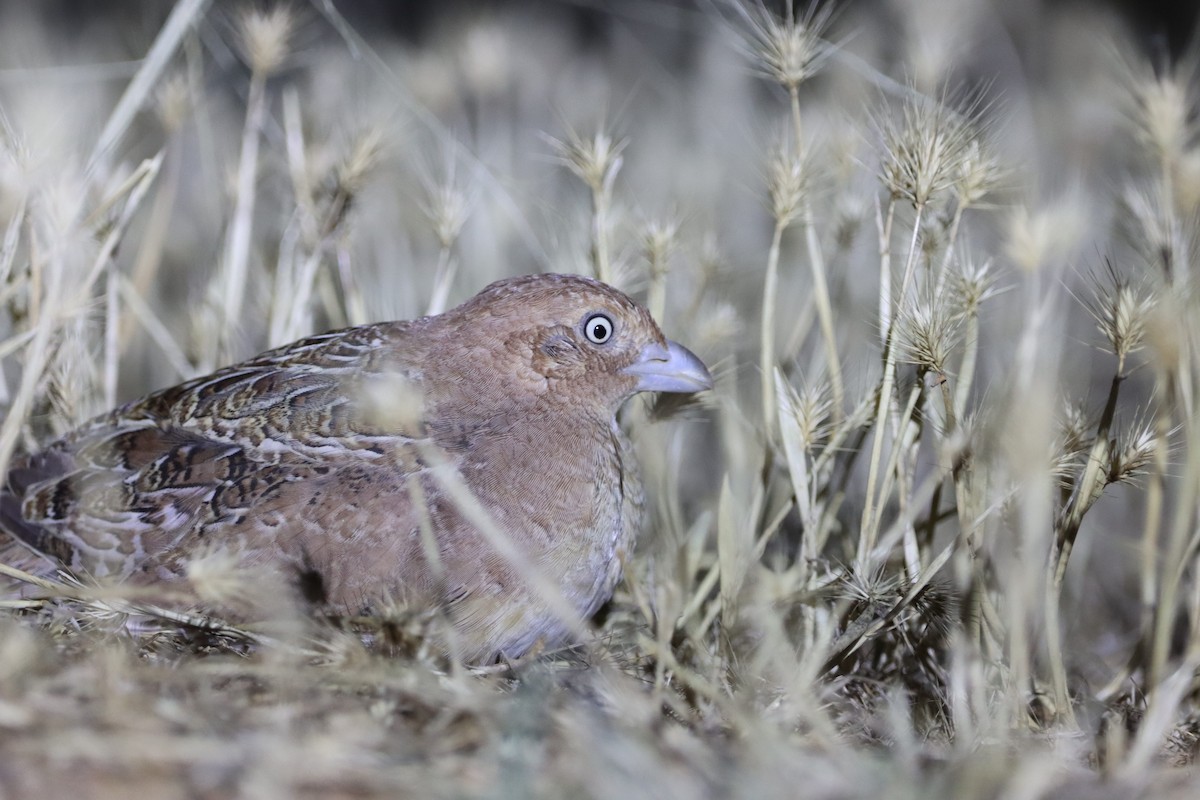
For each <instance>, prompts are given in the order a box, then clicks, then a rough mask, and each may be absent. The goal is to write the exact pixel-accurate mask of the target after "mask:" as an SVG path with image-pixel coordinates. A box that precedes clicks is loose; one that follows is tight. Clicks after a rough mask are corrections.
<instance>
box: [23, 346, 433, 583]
mask: <svg viewBox="0 0 1200 800" xmlns="http://www.w3.org/2000/svg"><path fill="white" fill-rule="evenodd" d="M403 333H404V329H403V326H401V325H397V324H392V325H379V326H370V327H366V328H354V329H348V330H346V331H339V332H334V333H332V334H324V335H322V336H317V337H313V338H311V339H306V340H303V341H300V342H297V343H295V344H292V345H289V346H287V347H284V348H280V349H278V350H274V351H271V352H268V353H264V354H263V355H261V356H259V357H257V358H255V359H252V360H250V361H247V362H245V363H242V364H238V365H235V366H231V367H227V368H225V369H222V370H220V371H218V372H216V373H214V374H212V375H209V376H205V377H203V378H198V379H195V380H193V381H189V382H187V383H184V384H181V385H179V386H176V387H172V388H170V389H166V390H163V391H160V392H157V393H155V394H153V395H150V396H149V397H147V398H144V399H142V400H139V401H135V402H133V403H130V404H128V405H126V406H123V407H122V408H119V409H117V410H115V411H113V412H110V413H109V414H106V415H103V416H101V417H97V418H96V419H93V420H91V421H90V422H88V423H85V424H84V425H83V426H81V427H80V428H78V429H77V430H75V431H73V432H72V433H71V434H68V435H67V436H66V437H64V438H62V439H60V440H58V441H57V442H54V443H53V444H51V445H49V446H48V447H47V448H46V449H45V450H43V451H41V452H40V453H36V454H34V455H31V456H26V457H25V458H23V459H19V460H18V461H16V462H15V463H14V464H13V466H12V468H11V469H10V470H9V474H8V476H7V478H6V481H5V483H4V486H3V487H2V488H0V526H3V527H4V528H5V529H7V530H8V531H9V532H10V533H12V534H14V535H15V536H17V537H18V538H19V539H21V540H22V541H24V542H25V543H26V544H28V545H29V546H31V547H33V548H34V549H36V550H39V551H41V552H44V553H47V554H49V555H52V556H54V557H56V558H58V559H59V560H61V561H63V562H64V563H66V564H67V565H69V566H71V567H72V568H75V569H79V570H86V571H89V572H92V573H95V574H99V575H104V574H114V573H115V574H120V575H128V574H130V573H131V572H132V571H133V570H134V569H136V568H137V567H138V566H139V565H142V564H145V563H146V562H148V561H151V560H158V559H160V558H161V557H162V556H163V555H164V554H166V553H169V552H171V551H174V550H177V549H179V548H180V547H183V546H184V545H185V544H186V542H185V540H186V539H188V537H189V534H192V533H194V532H196V531H199V530H201V529H204V528H205V526H209V527H210V528H211V526H212V525H213V524H214V523H217V524H220V522H221V521H224V520H233V521H237V520H239V519H240V518H241V517H243V516H245V514H246V513H248V511H247V509H253V508H254V507H255V506H256V504H260V503H262V502H263V501H264V500H265V499H266V498H269V497H271V496H272V495H273V494H279V493H280V492H281V491H282V489H283V487H286V486H287V485H288V484H292V483H296V482H299V481H304V480H308V479H312V478H314V477H321V476H325V475H328V474H330V473H331V472H335V471H337V470H339V469H341V468H342V467H343V466H345V465H354V464H358V465H368V464H371V463H373V462H378V463H384V462H386V463H387V465H388V467H389V469H391V470H392V471H396V472H403V464H402V460H401V459H397V458H396V453H397V450H398V449H400V450H403V449H404V448H406V447H408V446H410V445H411V442H412V441H413V440H414V439H415V438H418V437H419V436H420V435H421V430H420V428H421V421H420V418H419V413H417V414H416V415H413V414H410V413H408V412H405V413H401V414H396V413H393V412H394V409H388V408H387V407H386V406H387V404H388V403H387V400H388V398H389V397H392V396H395V395H402V394H403V391H402V390H407V391H410V392H412V393H414V394H415V395H417V396H418V399H419V391H420V380H421V376H420V374H419V371H418V370H416V369H415V368H414V367H413V366H412V365H411V362H410V363H406V362H405V361H404V359H403V351H402V350H401V349H399V348H397V347H396V342H397V339H398V338H402V337H403ZM381 387H382V388H381ZM392 390H395V391H392ZM389 391H392V394H390V395H389V394H388V392H389ZM374 395H381V398H379V401H378V402H377V399H376V398H374ZM401 405H403V403H401ZM377 407H378V408H377ZM389 414H391V416H389ZM398 465H399V466H398ZM293 493H294V492H293Z"/></svg>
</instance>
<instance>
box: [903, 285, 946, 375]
mask: <svg viewBox="0 0 1200 800" xmlns="http://www.w3.org/2000/svg"><path fill="white" fill-rule="evenodd" d="M959 320H960V318H959V317H958V316H957V315H955V314H952V313H950V311H949V309H947V308H946V306H945V305H944V304H943V303H940V302H937V301H930V300H922V301H918V302H916V303H910V304H907V305H905V306H904V307H903V308H902V309H901V311H900V313H899V314H898V315H897V317H896V336H897V339H896V343H897V344H898V345H899V347H900V352H901V353H902V354H903V356H904V359H905V360H906V361H908V362H909V363H912V364H917V365H918V366H921V367H924V368H926V369H928V370H931V371H933V372H945V371H946V365H947V363H948V362H949V360H950V355H951V353H953V352H954V349H955V347H956V346H957V345H958V332H959V324H960V323H959Z"/></svg>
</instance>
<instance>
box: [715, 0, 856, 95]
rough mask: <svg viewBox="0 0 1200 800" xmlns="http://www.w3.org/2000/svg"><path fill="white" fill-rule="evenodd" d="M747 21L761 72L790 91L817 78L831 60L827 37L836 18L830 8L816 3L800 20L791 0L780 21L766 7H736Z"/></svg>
mask: <svg viewBox="0 0 1200 800" xmlns="http://www.w3.org/2000/svg"><path fill="white" fill-rule="evenodd" d="M736 8H737V10H738V11H739V12H740V13H741V15H742V18H743V19H744V20H745V21H746V23H747V25H748V27H749V30H748V32H747V38H748V40H749V41H748V44H749V47H750V50H751V53H752V56H753V58H754V60H755V61H756V63H757V64H758V65H759V70H760V72H761V73H762V75H763V76H764V77H767V78H769V79H771V80H773V81H775V82H777V83H778V84H779V85H780V86H783V87H784V88H785V89H788V90H789V91H791V90H794V89H795V88H796V87H798V86H799V85H800V84H801V83H804V82H805V81H806V80H808V79H809V78H811V77H812V76H813V75H815V74H816V73H817V72H818V71H819V70H820V69H821V67H822V65H823V64H824V63H825V61H826V60H827V59H828V57H829V47H828V45H827V44H826V43H825V41H824V35H825V32H826V30H827V29H828V27H829V23H830V20H831V17H832V12H831V11H830V6H829V5H824V6H818V5H817V4H816V3H814V4H813V5H812V6H810V7H809V9H808V11H806V12H805V13H804V14H802V15H801V16H800V17H798V18H797V17H796V15H795V12H794V11H793V9H792V4H791V2H790V0H789V2H788V5H787V13H786V15H785V16H784V17H782V18H781V17H779V16H778V15H776V14H775V13H773V12H772V11H770V10H768V9H767V8H766V7H765V6H759V7H756V8H746V7H744V6H742V5H740V4H739V5H737V6H736Z"/></svg>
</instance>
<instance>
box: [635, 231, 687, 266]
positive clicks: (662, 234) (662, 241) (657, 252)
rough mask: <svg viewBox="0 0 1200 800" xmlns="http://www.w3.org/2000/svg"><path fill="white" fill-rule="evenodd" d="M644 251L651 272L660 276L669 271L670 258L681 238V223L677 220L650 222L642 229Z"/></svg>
mask: <svg viewBox="0 0 1200 800" xmlns="http://www.w3.org/2000/svg"><path fill="white" fill-rule="evenodd" d="M641 238H642V251H643V252H644V253H645V254H646V261H647V262H648V263H649V264H650V271H651V273H653V274H654V275H660V274H662V273H663V272H665V271H666V270H667V262H668V258H669V257H670V255H671V251H672V250H673V249H674V248H675V243H676V241H677V240H678V238H679V222H678V220H675V219H666V220H649V221H647V222H646V224H645V225H644V226H643V227H642V237H641Z"/></svg>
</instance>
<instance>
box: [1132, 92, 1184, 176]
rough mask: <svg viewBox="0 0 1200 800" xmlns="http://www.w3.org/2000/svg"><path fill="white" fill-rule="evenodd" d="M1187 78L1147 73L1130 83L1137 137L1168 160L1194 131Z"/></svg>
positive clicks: (1180, 150) (1179, 150)
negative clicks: (1135, 82)
mask: <svg viewBox="0 0 1200 800" xmlns="http://www.w3.org/2000/svg"><path fill="white" fill-rule="evenodd" d="M1188 82H1189V81H1188V80H1187V79H1186V78H1184V77H1182V76H1180V75H1177V74H1173V73H1167V74H1160V75H1147V76H1146V77H1144V78H1143V79H1141V80H1139V81H1138V82H1137V84H1136V85H1135V87H1134V100H1135V103H1136V108H1137V118H1136V120H1135V124H1136V130H1137V135H1138V139H1139V141H1141V143H1142V144H1143V145H1145V146H1146V148H1147V149H1148V150H1149V151H1150V153H1151V154H1152V155H1154V157H1155V158H1157V159H1160V160H1163V161H1166V162H1168V163H1172V164H1173V163H1174V162H1175V161H1176V160H1178V158H1179V156H1180V155H1181V154H1182V153H1183V151H1184V149H1185V148H1187V147H1188V146H1190V145H1191V144H1192V142H1193V141H1194V139H1195V138H1196V134H1197V131H1196V124H1195V122H1194V111H1195V110H1194V109H1193V108H1192V107H1191V106H1192V104H1191V101H1190V98H1189V97H1188Z"/></svg>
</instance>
